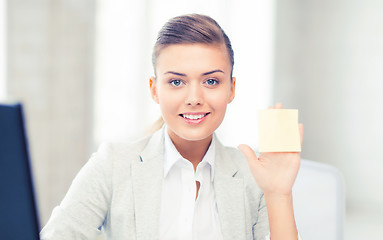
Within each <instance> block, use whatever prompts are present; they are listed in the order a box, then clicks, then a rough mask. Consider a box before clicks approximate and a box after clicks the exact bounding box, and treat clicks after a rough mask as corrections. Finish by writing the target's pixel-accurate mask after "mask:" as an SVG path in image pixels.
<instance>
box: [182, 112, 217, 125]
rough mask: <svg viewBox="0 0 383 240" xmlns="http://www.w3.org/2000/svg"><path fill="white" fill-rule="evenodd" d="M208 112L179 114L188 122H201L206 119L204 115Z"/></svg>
mask: <svg viewBox="0 0 383 240" xmlns="http://www.w3.org/2000/svg"><path fill="white" fill-rule="evenodd" d="M209 114H210V112H207V113H202V112H198V113H182V114H179V116H181V117H182V118H183V119H184V120H185V121H186V123H188V124H199V123H201V122H203V121H204V120H205V119H206V116H207V115H209Z"/></svg>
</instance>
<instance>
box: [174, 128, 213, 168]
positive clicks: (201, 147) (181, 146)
mask: <svg viewBox="0 0 383 240" xmlns="http://www.w3.org/2000/svg"><path fill="white" fill-rule="evenodd" d="M169 137H170V139H171V140H172V142H173V144H174V146H175V147H176V149H177V151H178V152H179V153H180V154H181V156H182V157H183V158H185V159H187V160H189V161H190V162H191V163H192V164H193V166H194V170H196V168H197V165H198V163H200V162H201V161H202V159H203V157H204V156H205V153H206V152H207V150H208V149H209V146H210V143H211V140H212V137H213V136H212V135H210V136H209V137H207V138H205V139H202V140H198V141H189V140H186V139H183V138H181V137H179V136H178V135H176V134H175V133H172V132H170V131H169Z"/></svg>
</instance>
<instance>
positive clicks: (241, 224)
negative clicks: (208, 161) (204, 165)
mask: <svg viewBox="0 0 383 240" xmlns="http://www.w3.org/2000/svg"><path fill="white" fill-rule="evenodd" d="M214 165H215V174H214V188H215V195H216V201H217V208H218V215H219V218H220V222H221V231H222V235H223V239H225V240H229V239H245V238H246V237H245V234H246V226H245V207H244V206H245V200H244V183H243V179H242V178H236V177H235V175H236V173H237V172H238V167H237V166H236V165H235V164H234V162H233V159H230V155H229V154H225V148H224V147H223V145H222V144H221V143H220V142H219V141H218V139H217V141H216V158H215V163H214Z"/></svg>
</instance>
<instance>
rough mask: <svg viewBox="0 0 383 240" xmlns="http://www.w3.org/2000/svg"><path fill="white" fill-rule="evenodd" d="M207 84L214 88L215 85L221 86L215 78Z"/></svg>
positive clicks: (207, 81)
mask: <svg viewBox="0 0 383 240" xmlns="http://www.w3.org/2000/svg"><path fill="white" fill-rule="evenodd" d="M205 83H207V85H209V86H214V85H217V84H219V82H218V81H217V80H215V79H213V78H210V79H208V80H206V81H205Z"/></svg>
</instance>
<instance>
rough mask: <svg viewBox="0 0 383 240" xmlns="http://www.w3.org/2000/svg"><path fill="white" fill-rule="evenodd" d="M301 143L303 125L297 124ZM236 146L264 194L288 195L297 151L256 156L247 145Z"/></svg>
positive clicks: (293, 174) (298, 162) (295, 165)
mask: <svg viewBox="0 0 383 240" xmlns="http://www.w3.org/2000/svg"><path fill="white" fill-rule="evenodd" d="M271 108H274V109H281V108H282V104H276V105H275V107H271ZM299 132H300V138H301V144H302V140H303V125H302V124H299ZM238 148H239V149H240V150H241V151H242V152H243V154H244V155H245V156H246V158H247V160H248V162H249V167H250V170H251V172H252V174H253V176H254V178H255V181H256V182H257V184H258V185H259V187H260V188H261V189H262V190H263V192H264V194H265V196H289V195H291V191H292V187H293V184H294V182H295V179H296V176H297V174H298V170H299V165H300V158H301V157H300V153H299V152H264V153H261V154H260V155H259V157H257V155H256V154H255V152H254V151H253V150H252V149H251V148H250V147H249V146H247V145H244V144H241V145H239V146H238Z"/></svg>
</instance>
